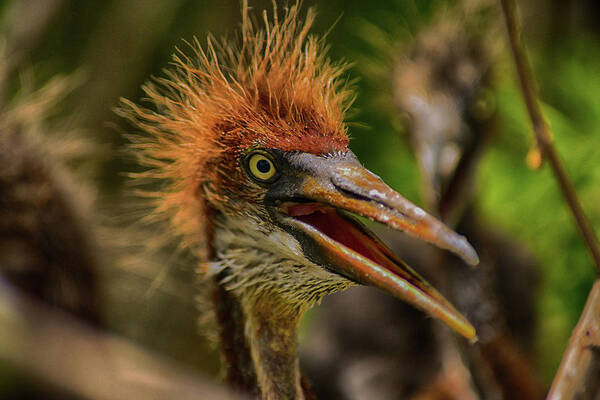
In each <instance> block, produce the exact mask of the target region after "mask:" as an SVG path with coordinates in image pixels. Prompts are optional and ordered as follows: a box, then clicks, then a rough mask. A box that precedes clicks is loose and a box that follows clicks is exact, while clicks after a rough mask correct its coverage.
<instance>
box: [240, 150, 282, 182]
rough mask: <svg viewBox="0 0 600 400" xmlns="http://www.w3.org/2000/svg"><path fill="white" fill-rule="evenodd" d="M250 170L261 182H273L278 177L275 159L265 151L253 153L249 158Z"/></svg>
mask: <svg viewBox="0 0 600 400" xmlns="http://www.w3.org/2000/svg"><path fill="white" fill-rule="evenodd" d="M247 160H248V164H247V165H248V172H249V173H250V176H252V177H253V178H254V179H256V180H257V181H259V182H272V181H274V180H275V179H276V178H277V169H276V168H275V164H274V163H273V160H271V158H270V157H269V156H267V155H266V154H264V153H263V152H254V153H251V154H250V155H249V156H248V158H247Z"/></svg>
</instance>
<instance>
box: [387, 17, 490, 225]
mask: <svg viewBox="0 0 600 400" xmlns="http://www.w3.org/2000/svg"><path fill="white" fill-rule="evenodd" d="M461 9H462V7H461ZM457 14H458V15H457ZM472 19H476V18H472ZM468 21H469V20H468V19H467V18H466V17H465V16H464V15H462V14H461V13H460V12H459V13H454V14H450V15H444V14H443V15H441V16H440V18H438V19H437V20H436V22H435V23H434V24H432V26H430V27H427V28H425V29H424V30H423V31H422V32H420V33H419V34H418V35H417V37H416V38H415V40H414V42H412V43H411V44H410V49H408V50H406V51H404V52H403V54H402V56H401V57H400V58H399V59H398V60H397V63H396V65H395V68H394V98H395V102H396V105H397V107H398V108H399V110H400V111H401V112H403V113H404V114H405V115H406V116H407V117H408V118H406V120H407V121H408V124H407V128H408V131H409V133H410V136H411V143H412V146H413V148H414V152H415V155H416V158H417V161H418V164H419V170H420V174H421V183H422V194H423V199H424V201H425V205H426V207H427V209H429V210H435V211H436V212H439V213H440V216H441V217H442V218H443V219H444V221H449V220H453V219H456V217H457V216H454V218H451V217H450V216H449V215H447V214H448V213H450V214H452V213H451V212H450V211H448V209H449V208H457V207H458V208H460V207H461V206H464V205H468V204H469V199H468V198H465V197H468V196H466V193H464V192H468V191H469V190H470V188H471V187H472V186H473V185H472V182H471V181H470V178H471V176H470V175H472V172H473V170H474V168H473V167H474V165H476V159H478V155H479V153H480V152H481V149H482V147H483V146H482V144H484V143H485V142H486V141H487V137H488V136H490V135H489V134H490V133H491V132H492V131H493V130H492V129H491V127H492V125H493V124H492V123H491V122H492V121H493V118H492V116H493V113H494V98H493V95H492V91H491V59H492V54H491V53H490V52H489V51H487V49H488V48H490V47H492V46H489V45H487V44H486V43H485V39H484V38H483V37H482V34H481V29H480V28H479V27H475V26H469V24H468ZM459 186H461V187H459ZM449 194H450V195H451V196H447V195H449ZM449 203H452V204H449ZM460 213H461V212H460V211H456V214H460Z"/></svg>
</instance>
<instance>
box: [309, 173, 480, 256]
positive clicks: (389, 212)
mask: <svg viewBox="0 0 600 400" xmlns="http://www.w3.org/2000/svg"><path fill="white" fill-rule="evenodd" d="M328 175H329V178H330V179H329V181H327V180H323V179H322V178H321V179H319V178H315V177H308V178H307V179H306V180H305V182H304V185H303V187H302V192H303V195H304V197H306V198H309V199H312V200H316V201H319V202H324V203H327V204H330V205H331V206H333V207H337V208H343V209H345V210H347V211H350V212H353V213H355V214H358V215H360V216H363V217H366V218H369V219H371V220H374V221H377V222H380V223H382V224H385V225H388V226H390V227H391V228H394V229H398V230H401V231H404V232H406V233H408V234H410V235H412V236H414V237H417V238H419V239H422V240H425V241H426V242H429V243H432V244H434V245H436V246H437V247H440V248H442V249H446V250H449V251H451V252H453V253H455V254H456V255H458V256H459V257H461V258H462V259H463V260H464V261H465V262H466V263H467V264H469V265H472V266H475V265H477V264H478V263H479V257H478V256H477V253H476V252H475V250H474V249H473V247H472V246H471V245H470V244H469V242H468V241H467V240H466V239H465V237H464V236H461V235H459V234H457V233H456V232H454V231H453V230H451V229H450V228H448V227H447V226H446V225H444V224H443V223H442V222H440V221H439V220H437V219H436V218H434V217H432V216H431V215H429V214H428V213H426V212H425V211H424V210H423V209H421V208H420V207H418V206H416V205H414V204H413V203H411V202H410V201H408V200H407V199H406V198H404V197H403V196H402V195H401V194H399V193H397V192H396V191H394V190H393V189H392V188H390V187H389V186H388V185H386V184H385V183H384V182H383V181H382V180H381V178H379V177H378V176H377V175H375V174H373V173H372V172H370V171H369V170H367V169H365V168H363V167H362V166H360V165H359V164H357V163H353V162H337V163H335V164H334V165H333V166H332V167H331V168H330V171H329V174H328Z"/></svg>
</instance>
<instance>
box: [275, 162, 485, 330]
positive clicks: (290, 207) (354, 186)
mask: <svg viewBox="0 0 600 400" xmlns="http://www.w3.org/2000/svg"><path fill="white" fill-rule="evenodd" d="M315 161H316V160H315ZM317 162H318V164H314V163H312V164H311V165H312V168H311V169H312V170H314V171H315V172H314V173H306V174H305V175H304V179H303V181H302V184H300V185H298V186H297V189H296V190H295V193H294V194H293V198H294V199H301V201H297V202H294V201H287V202H284V203H282V204H281V205H280V209H281V211H282V212H283V213H284V214H286V215H287V216H289V217H292V218H290V219H293V221H294V222H293V223H294V224H295V227H296V228H297V229H300V230H301V231H303V232H304V234H305V235H306V236H307V237H308V238H309V239H310V241H311V242H312V245H311V249H312V250H311V251H312V254H313V256H314V258H315V259H318V261H320V262H323V263H324V264H326V265H327V266H328V268H330V269H331V270H333V271H334V272H336V273H339V274H341V275H344V276H346V277H348V278H350V279H352V280H354V281H356V282H359V283H362V284H366V285H371V286H375V287H378V288H380V289H382V290H384V291H386V292H388V293H390V294H392V295H394V296H395V297H398V298H400V299H402V300H404V301H406V302H408V303H410V304H412V305H414V306H416V307H418V308H420V309H422V310H424V311H426V312H427V313H429V314H430V315H432V316H435V317H437V318H439V319H441V320H442V321H444V322H445V323H446V324H447V325H448V326H449V327H451V328H452V329H454V330H455V331H456V332H458V333H460V334H461V335H463V336H465V337H466V338H468V339H472V340H473V339H475V329H474V328H473V326H472V325H471V324H470V323H469V322H468V321H467V320H466V319H465V318H464V317H463V316H462V315H461V314H460V313H459V312H458V311H456V309H454V307H453V306H452V305H451V304H450V303H449V302H448V301H447V300H446V299H445V298H444V297H443V296H442V295H441V294H440V293H439V292H438V291H437V290H435V289H434V288H433V287H432V286H431V285H429V284H428V283H427V282H426V281H425V280H424V279H423V278H421V277H420V276H419V275H418V274H417V273H416V272H414V271H413V270H412V269H411V268H409V267H408V266H407V265H406V264H405V263H404V262H403V261H402V260H401V259H400V258H398V257H397V256H396V255H395V254H394V253H393V252H392V251H391V250H390V249H389V248H388V247H387V246H386V245H385V244H383V243H382V242H381V241H380V240H379V239H378V238H377V237H376V236H375V235H374V234H373V233H371V232H370V231H369V230H368V229H367V228H366V227H364V226H363V225H362V224H360V223H359V222H358V221H356V220H355V219H353V218H352V217H350V216H349V215H348V212H350V213H353V214H356V215H360V216H362V217H366V218H369V219H371V220H373V221H377V222H380V223H382V224H385V225H387V226H389V227H391V228H394V229H398V230H402V231H404V232H406V233H408V234H410V235H412V236H415V237H417V238H420V239H422V240H425V241H427V242H429V243H432V244H434V245H436V246H438V247H441V248H443V249H447V250H449V251H452V252H453V253H455V254H457V255H458V256H460V257H462V258H463V259H464V260H465V261H466V262H467V263H468V264H471V265H476V264H477V263H478V262H479V260H478V257H477V254H476V253H475V251H474V250H473V248H472V247H471V246H470V245H469V243H468V242H467V241H466V239H465V238H464V237H462V236H460V235H458V234H456V233H455V232H453V231H452V230H450V229H449V228H448V227H446V226H445V225H444V224H443V223H441V222H440V221H438V220H437V219H435V218H434V217H432V216H430V215H429V214H427V213H426V212H425V211H423V210H422V209H421V208H419V207H417V206H416V205H414V204H412V203H411V202H409V201H408V200H407V199H405V198H404V197H403V196H401V195H400V194H399V193H397V192H395V191H394V190H392V189H391V188H390V187H389V186H387V185H386V184H385V183H384V182H383V181H382V180H381V179H380V178H379V177H377V176H376V175H374V174H373V173H371V172H370V171H368V170H367V169H365V168H363V167H362V166H361V165H360V164H358V162H356V161H346V160H341V161H340V160H331V159H324V158H320V159H319V160H318V161H317Z"/></svg>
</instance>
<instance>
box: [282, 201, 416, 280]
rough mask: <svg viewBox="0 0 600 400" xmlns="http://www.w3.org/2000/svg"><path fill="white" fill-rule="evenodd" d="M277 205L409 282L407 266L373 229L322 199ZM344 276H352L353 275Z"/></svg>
mask: <svg viewBox="0 0 600 400" xmlns="http://www.w3.org/2000/svg"><path fill="white" fill-rule="evenodd" d="M281 209H282V211H283V212H284V213H285V214H287V215H289V216H290V217H293V218H294V219H296V220H297V221H301V222H303V223H304V224H307V225H309V226H311V227H312V228H314V229H316V230H317V231H319V232H320V233H321V234H323V235H325V236H326V237H327V238H329V239H331V240H333V241H335V242H337V243H339V244H340V245H343V246H345V247H347V248H348V249H349V250H351V251H353V252H355V253H357V254H359V255H361V256H362V257H364V258H366V259H368V260H370V261H372V262H374V263H376V264H378V265H381V266H382V267H384V268H386V269H387V270H389V271H390V272H393V273H394V274H396V275H398V276H400V277H402V278H404V279H406V280H407V281H409V282H410V281H413V280H414V279H413V278H412V277H411V276H410V275H409V274H407V273H406V272H405V269H406V268H409V267H408V266H407V265H406V264H405V263H404V262H403V261H402V260H401V259H400V258H399V257H398V256H396V255H395V253H394V252H393V251H392V250H391V249H390V248H389V247H387V246H386V245H385V244H384V243H383V242H382V241H381V240H380V239H379V238H378V237H377V236H376V235H375V234H374V233H372V232H371V231H370V230H368V229H367V228H366V227H365V226H364V225H363V224H361V223H360V222H358V221H357V220H356V219H355V218H353V217H352V216H350V215H348V213H346V212H343V211H341V210H337V209H336V208H334V207H332V206H329V205H325V204H322V203H284V204H282V205H281ZM399 266H402V267H401V268H399ZM411 272H412V271H411ZM414 274H415V275H416V272H415V273H414ZM348 278H351V279H356V278H355V277H353V276H348Z"/></svg>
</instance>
